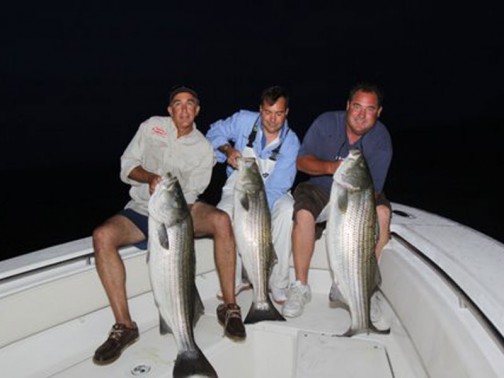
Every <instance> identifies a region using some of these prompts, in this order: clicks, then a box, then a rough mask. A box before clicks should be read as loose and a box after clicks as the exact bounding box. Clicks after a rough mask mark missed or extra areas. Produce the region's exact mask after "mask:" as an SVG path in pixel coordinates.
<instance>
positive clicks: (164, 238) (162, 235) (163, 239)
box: [158, 225, 170, 249]
mask: <svg viewBox="0 0 504 378" xmlns="http://www.w3.org/2000/svg"><path fill="white" fill-rule="evenodd" d="M158 238H159V244H160V245H161V247H163V248H164V249H170V241H169V239H168V232H167V231H166V227H165V226H164V225H160V226H159V228H158Z"/></svg>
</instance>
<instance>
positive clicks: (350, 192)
mask: <svg viewBox="0 0 504 378" xmlns="http://www.w3.org/2000/svg"><path fill="white" fill-rule="evenodd" d="M327 210H328V214H329V215H328V219H327V226H326V248H327V252H328V259H329V264H330V267H331V271H332V274H333V281H334V283H333V287H332V288H331V296H330V299H331V300H333V301H335V302H339V304H340V305H342V306H344V307H347V308H348V310H349V312H350V318H351V321H350V328H349V330H348V331H347V332H346V333H345V336H351V335H354V334H356V333H361V332H369V331H373V332H378V333H388V330H386V331H380V330H378V329H376V328H375V327H374V325H373V324H372V323H371V319H370V303H371V296H372V295H373V294H374V293H375V291H376V290H377V289H378V285H379V283H380V280H381V279H380V271H379V268H378V262H377V259H376V255H375V252H374V251H375V243H376V231H377V218H376V207H375V198H374V188H373V182H372V179H371V176H370V174H369V170H368V166H367V163H366V160H365V158H364V156H363V155H362V153H361V151H360V150H358V149H352V150H350V153H349V154H348V157H347V158H345V160H344V161H343V162H342V163H341V165H340V166H339V168H338V169H337V170H336V172H335V173H334V175H333V185H332V188H331V195H330V199H329V204H328V208H327Z"/></svg>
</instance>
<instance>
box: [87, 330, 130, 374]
mask: <svg viewBox="0 0 504 378" xmlns="http://www.w3.org/2000/svg"><path fill="white" fill-rule="evenodd" d="M138 336H139V335H138V327H137V325H136V323H134V322H133V328H128V327H126V326H125V325H124V324H119V323H116V324H114V325H113V326H112V329H111V330H110V333H109V337H108V339H107V340H106V341H105V342H104V343H103V344H102V345H100V346H99V347H98V349H96V351H95V354H94V357H93V362H94V363H95V364H98V365H105V364H109V363H111V362H114V361H115V360H117V359H118V358H119V356H120V355H121V353H122V351H123V350H124V349H125V348H126V347H127V346H129V345H131V344H133V343H134V342H135V341H137V340H138Z"/></svg>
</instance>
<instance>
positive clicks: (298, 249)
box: [292, 209, 315, 285]
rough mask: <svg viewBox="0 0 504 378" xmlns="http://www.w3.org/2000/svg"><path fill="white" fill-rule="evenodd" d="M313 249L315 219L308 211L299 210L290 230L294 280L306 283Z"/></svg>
mask: <svg viewBox="0 0 504 378" xmlns="http://www.w3.org/2000/svg"><path fill="white" fill-rule="evenodd" d="M314 248H315V219H314V218H313V215H312V213H311V212H309V211H308V210H304V209H302V210H299V211H297V212H296V214H295V216H294V227H293V229H292V257H293V260H294V270H295V273H296V280H299V281H301V283H302V284H304V285H306V284H307V283H308V269H309V268H310V261H311V258H312V256H313V251H314Z"/></svg>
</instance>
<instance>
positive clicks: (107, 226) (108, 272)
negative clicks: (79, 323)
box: [93, 215, 145, 328]
mask: <svg viewBox="0 0 504 378" xmlns="http://www.w3.org/2000/svg"><path fill="white" fill-rule="evenodd" d="M144 239H145V236H144V234H143V233H142V232H141V231H140V230H139V229H138V228H137V227H136V226H135V225H134V224H133V223H132V222H131V221H130V220H129V219H128V218H126V217H124V216H122V215H114V216H113V217H111V218H109V219H108V220H106V221H105V222H104V223H103V224H102V225H100V226H99V227H97V228H96V229H95V230H94V231H93V247H94V251H95V257H96V270H97V272H98V275H99V277H100V280H101V282H102V285H103V287H104V289H105V292H106V294H107V297H108V300H109V302H110V306H111V307H112V312H113V313H114V317H115V320H116V323H121V324H124V325H126V327H130V328H131V327H132V326H133V323H132V320H131V316H130V313H129V308H128V302H127V296H126V271H125V268H124V263H123V261H122V259H121V256H120V255H119V247H121V246H123V245H128V244H133V243H137V242H139V241H142V240H144Z"/></svg>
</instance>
